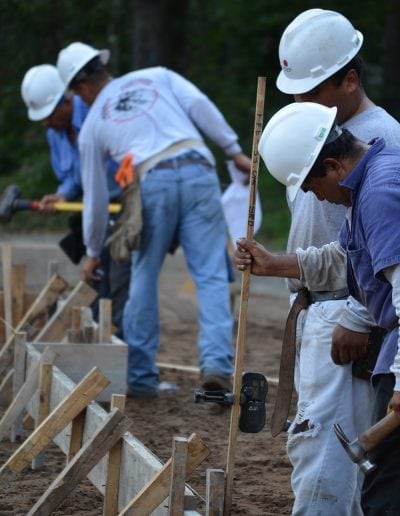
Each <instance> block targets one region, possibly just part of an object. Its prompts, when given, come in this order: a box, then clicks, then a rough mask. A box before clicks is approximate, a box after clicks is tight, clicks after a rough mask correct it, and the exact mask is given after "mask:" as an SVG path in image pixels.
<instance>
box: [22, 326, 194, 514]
mask: <svg viewBox="0 0 400 516" xmlns="http://www.w3.org/2000/svg"><path fill="white" fill-rule="evenodd" d="M112 340H113V342H115V343H117V344H121V343H122V341H121V340H120V339H117V338H116V337H115V336H113V339H112ZM26 347H27V352H28V362H29V361H30V360H33V359H34V358H35V357H36V356H40V353H39V351H37V349H36V348H35V345H34V344H32V343H29V342H28V344H27V346H26ZM86 347H91V346H86ZM74 388H75V383H74V382H73V381H72V380H71V379H70V378H69V377H68V376H67V375H66V374H65V373H64V372H63V371H61V370H60V369H59V368H58V367H57V366H54V367H53V377H52V388H51V400H50V409H51V410H53V409H54V408H55V407H57V406H58V405H59V404H60V403H61V402H62V401H63V400H64V399H65V398H66V397H67V396H68V394H69V393H70V392H71V391H72V390H73V389H74ZM108 399H110V398H108ZM37 403H38V397H37V396H34V397H33V398H32V400H31V401H30V403H29V405H28V411H29V413H30V414H33V415H34V414H36V411H37V408H36V407H37ZM106 418H107V412H106V411H105V410H104V409H103V408H102V407H100V406H99V405H98V404H97V403H90V404H89V405H88V407H87V409H86V418H85V429H84V435H83V442H84V443H85V442H86V441H87V440H88V439H90V438H91V436H92V435H93V433H94V432H95V431H96V429H97V428H98V427H99V425H100V424H101V423H102V421H104V420H105V419H106ZM70 426H71V425H70V424H69V425H67V426H66V427H65V428H64V429H63V430H61V432H59V433H58V434H57V435H56V437H55V438H54V439H53V441H54V443H55V444H56V445H57V446H58V447H59V448H60V450H61V451H62V452H63V453H65V454H66V453H67V452H68V447H69V440H70ZM107 464H108V462H107V457H104V458H103V459H102V460H101V461H100V462H99V463H98V464H97V465H96V466H95V467H94V468H93V469H92V471H91V472H90V473H89V475H88V479H89V480H90V482H91V483H92V484H93V485H94V486H95V487H96V488H97V489H98V491H99V492H100V493H101V494H103V495H104V494H105V486H106V484H107ZM162 467H163V464H162V463H161V461H160V459H158V458H157V457H156V456H155V455H154V454H153V453H152V452H151V451H150V450H148V449H147V448H146V447H145V446H144V445H143V443H141V442H140V441H139V440H138V439H136V438H135V437H134V436H133V435H132V434H131V433H129V432H127V433H126V434H125V435H124V436H123V439H122V450H121V467H120V481H119V492H118V510H122V509H123V508H124V507H125V506H126V505H127V504H128V503H129V502H130V501H131V500H132V498H133V497H134V496H136V495H137V493H138V492H139V491H140V490H141V489H142V488H143V487H144V486H145V485H146V484H147V483H148V482H150V481H151V480H152V479H153V478H154V475H156V474H158V472H159V471H160V470H161V469H162ZM167 490H168V486H167ZM185 497H186V498H185V504H186V507H187V508H189V507H190V508H191V509H192V510H191V511H189V510H185V513H184V514H185V516H200V515H199V513H198V512H197V511H196V510H195V509H196V507H197V496H196V495H195V494H194V492H193V491H192V490H191V489H190V487H189V486H186V494H185ZM166 514H167V510H166V508H165V507H164V505H163V504H161V505H160V506H159V507H157V509H156V510H155V511H154V512H153V513H152V516H166Z"/></svg>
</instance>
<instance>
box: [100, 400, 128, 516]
mask: <svg viewBox="0 0 400 516" xmlns="http://www.w3.org/2000/svg"><path fill="white" fill-rule="evenodd" d="M125 401H126V396H124V395H122V394H113V395H112V398H111V409H115V408H118V409H119V411H120V412H122V413H124V412H125ZM121 449H122V440H120V441H118V442H117V443H116V444H115V445H114V446H113V447H112V448H111V450H110V452H109V454H108V467H107V481H106V486H105V493H104V505H103V516H114V515H115V514H118V489H119V476H120V469H121Z"/></svg>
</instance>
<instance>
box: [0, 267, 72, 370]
mask: <svg viewBox="0 0 400 516" xmlns="http://www.w3.org/2000/svg"><path fill="white" fill-rule="evenodd" d="M67 287H68V283H67V282H66V281H65V280H64V279H62V278H60V276H53V277H52V278H51V279H50V280H49V281H48V282H47V284H46V285H45V287H44V288H43V290H42V291H41V292H40V294H39V295H38V297H37V298H36V300H35V301H34V303H33V304H32V305H31V307H30V308H29V310H28V311H27V312H26V314H25V316H24V317H23V318H22V319H21V321H20V322H19V324H18V326H17V327H16V331H17V332H20V331H27V330H28V328H27V327H28V326H31V325H33V324H34V322H35V320H36V319H37V318H38V317H41V316H42V315H43V314H46V313H47V310H48V309H49V308H50V307H51V306H52V305H54V303H55V302H56V301H57V299H58V297H59V295H60V294H61V293H62V292H64V290H66V288H67ZM13 343H14V335H10V337H8V338H7V340H6V342H5V343H4V345H3V347H2V348H1V351H0V373H2V372H3V371H4V370H5V369H7V367H8V366H9V364H10V361H11V357H12V355H11V354H10V352H9V351H10V349H11V347H12V345H13Z"/></svg>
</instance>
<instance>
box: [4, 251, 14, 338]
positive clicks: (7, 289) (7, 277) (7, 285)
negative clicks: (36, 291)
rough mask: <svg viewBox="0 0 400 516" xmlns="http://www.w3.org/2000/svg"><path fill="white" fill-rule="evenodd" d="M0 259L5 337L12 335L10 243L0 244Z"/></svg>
mask: <svg viewBox="0 0 400 516" xmlns="http://www.w3.org/2000/svg"><path fill="white" fill-rule="evenodd" d="M1 259H2V268H3V296H4V298H3V301H4V324H5V334H6V337H7V339H9V338H11V336H12V328H13V316H12V285H11V267H12V266H11V263H12V251H11V245H10V244H3V245H2V246H1Z"/></svg>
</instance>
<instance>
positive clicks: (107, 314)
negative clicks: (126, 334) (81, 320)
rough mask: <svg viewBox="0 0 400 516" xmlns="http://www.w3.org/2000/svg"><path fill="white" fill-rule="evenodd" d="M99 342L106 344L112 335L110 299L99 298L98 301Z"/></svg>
mask: <svg viewBox="0 0 400 516" xmlns="http://www.w3.org/2000/svg"><path fill="white" fill-rule="evenodd" d="M99 313H100V317H99V342H101V343H104V344H108V343H110V342H111V335H112V301H111V299H100V302H99Z"/></svg>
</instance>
